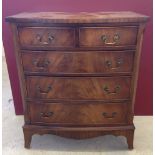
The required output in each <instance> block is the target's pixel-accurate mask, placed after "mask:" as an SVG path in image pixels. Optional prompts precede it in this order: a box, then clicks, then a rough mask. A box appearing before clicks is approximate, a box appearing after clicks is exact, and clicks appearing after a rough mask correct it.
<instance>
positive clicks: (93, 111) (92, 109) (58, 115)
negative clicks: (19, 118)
mask: <svg viewBox="0 0 155 155" xmlns="http://www.w3.org/2000/svg"><path fill="white" fill-rule="evenodd" d="M30 115H31V123H33V124H48V125H53V126H54V125H56V124H57V125H65V126H78V125H87V126H88V125H89V126H92V125H95V126H97V125H105V124H125V123H127V105H126V104H125V103H114V104H103V103H96V104H95V102H94V104H92V103H91V104H89V103H85V102H83V104H61V103H48V104H47V103H44V104H39V105H38V104H33V103H32V104H31V105H30Z"/></svg>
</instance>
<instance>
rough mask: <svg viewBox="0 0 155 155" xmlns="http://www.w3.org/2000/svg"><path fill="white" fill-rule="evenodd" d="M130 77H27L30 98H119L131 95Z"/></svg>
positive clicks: (126, 97) (127, 97)
mask: <svg viewBox="0 0 155 155" xmlns="http://www.w3.org/2000/svg"><path fill="white" fill-rule="evenodd" d="M130 81H131V78H130V77H39V76H35V77H31V76H29V77H27V78H26V83H27V90H28V98H31V99H46V100H47V99H48V100H50V99H61V100H70V99H71V100H114V99H116V100H119V99H121V100H122V99H129V97H130Z"/></svg>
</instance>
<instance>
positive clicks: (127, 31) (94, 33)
mask: <svg viewBox="0 0 155 155" xmlns="http://www.w3.org/2000/svg"><path fill="white" fill-rule="evenodd" d="M137 32H138V29H137V27H98V28H97V27H92V28H88V27H86V28H80V34H79V38H80V39H79V40H80V46H85V47H108V46H109V47H116V46H130V45H136V42H137Z"/></svg>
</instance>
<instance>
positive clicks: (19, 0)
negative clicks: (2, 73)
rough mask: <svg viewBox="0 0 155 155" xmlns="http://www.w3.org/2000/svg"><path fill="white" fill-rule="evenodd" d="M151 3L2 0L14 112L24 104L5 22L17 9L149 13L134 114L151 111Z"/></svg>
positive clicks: (149, 0) (129, 0)
mask: <svg viewBox="0 0 155 155" xmlns="http://www.w3.org/2000/svg"><path fill="white" fill-rule="evenodd" d="M152 7H153V4H152V0H26V1H23V0H3V12H2V14H3V19H2V20H3V21H2V26H3V32H2V35H3V44H4V48H5V56H6V61H7V66H8V72H9V77H10V81H11V88H12V94H13V99H14V105H15V112H16V114H22V113H23V107H22V100H21V94H20V87H19V80H18V74H17V68H16V62H15V54H14V49H13V39H12V33H11V30H10V27H9V24H8V23H6V22H5V17H6V16H9V15H13V14H17V13H20V12H39V11H66V12H80V11H85V12H94V11H135V12H138V13H142V14H145V15H148V16H150V20H149V22H148V24H147V26H146V30H145V35H144V40H143V47H142V56H141V62H140V71H139V80H138V88H137V96H136V103H135V114H136V115H152V113H153V110H152V109H153V108H152V107H153V105H152V102H153V101H152V63H153V61H152V56H153V48H152V36H153V34H152V33H153V30H152V29H153V19H152V16H153V9H152Z"/></svg>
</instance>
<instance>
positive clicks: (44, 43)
mask: <svg viewBox="0 0 155 155" xmlns="http://www.w3.org/2000/svg"><path fill="white" fill-rule="evenodd" d="M36 39H37V41H38V42H39V44H42V45H49V44H50V43H51V42H52V40H54V36H52V35H48V38H47V41H43V39H42V36H41V35H39V34H37V35H36Z"/></svg>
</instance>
